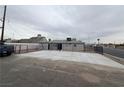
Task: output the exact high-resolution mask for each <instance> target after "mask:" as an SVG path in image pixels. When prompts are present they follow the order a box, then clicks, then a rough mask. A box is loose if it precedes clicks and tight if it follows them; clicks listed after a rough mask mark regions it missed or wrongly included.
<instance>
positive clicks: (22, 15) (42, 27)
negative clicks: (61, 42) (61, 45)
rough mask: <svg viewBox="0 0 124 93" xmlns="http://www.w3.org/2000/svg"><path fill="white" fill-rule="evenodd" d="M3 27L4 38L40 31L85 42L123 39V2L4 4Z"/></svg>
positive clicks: (38, 32) (48, 34)
mask: <svg viewBox="0 0 124 93" xmlns="http://www.w3.org/2000/svg"><path fill="white" fill-rule="evenodd" d="M2 9H3V8H2V6H0V18H1V17H2V12H3V11H2ZM5 31H6V33H5V37H6V38H15V39H20V38H29V37H32V36H36V35H37V34H42V35H43V36H46V37H47V38H51V39H65V38H66V37H67V36H71V37H73V38H77V39H80V40H82V41H84V42H93V43H94V42H96V39H97V38H100V39H101V42H103V43H108V42H112V43H114V42H115V43H124V6H100V5H99V6H98V5H97V6H95V5H90V6H87V5H82V6H81V5H80V6H79V5H47V6H46V5H41V6H36V5H35V6H20V5H19V6H7V19H6V28H5Z"/></svg>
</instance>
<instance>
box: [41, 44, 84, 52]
mask: <svg viewBox="0 0 124 93" xmlns="http://www.w3.org/2000/svg"><path fill="white" fill-rule="evenodd" d="M49 49H50V50H58V44H56V43H50V44H49ZM41 50H48V43H43V44H42V43H41ZM62 50H64V51H84V44H62Z"/></svg>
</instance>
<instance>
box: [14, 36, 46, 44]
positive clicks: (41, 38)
mask: <svg viewBox="0 0 124 93" xmlns="http://www.w3.org/2000/svg"><path fill="white" fill-rule="evenodd" d="M12 42H13V43H41V42H47V39H46V37H44V36H41V35H40V34H38V35H37V37H31V38H29V39H20V40H16V41H12Z"/></svg>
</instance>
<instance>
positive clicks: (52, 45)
mask: <svg viewBox="0 0 124 93" xmlns="http://www.w3.org/2000/svg"><path fill="white" fill-rule="evenodd" d="M50 50H58V44H54V43H53V44H50Z"/></svg>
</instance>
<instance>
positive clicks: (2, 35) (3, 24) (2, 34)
mask: <svg viewBox="0 0 124 93" xmlns="http://www.w3.org/2000/svg"><path fill="white" fill-rule="evenodd" d="M6 7H7V6H6V5H5V6H4V14H3V20H2V27H1V28H2V33H1V42H3V37H4V27H5V18H6Z"/></svg>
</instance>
